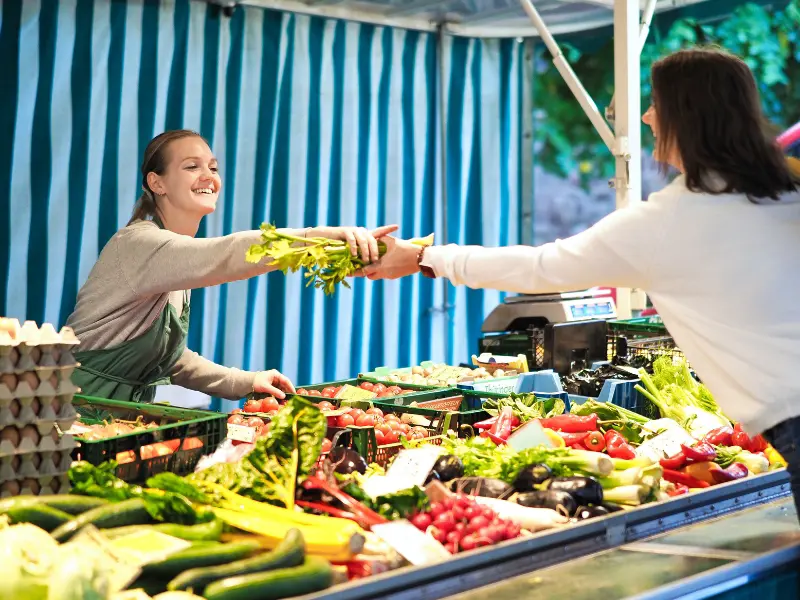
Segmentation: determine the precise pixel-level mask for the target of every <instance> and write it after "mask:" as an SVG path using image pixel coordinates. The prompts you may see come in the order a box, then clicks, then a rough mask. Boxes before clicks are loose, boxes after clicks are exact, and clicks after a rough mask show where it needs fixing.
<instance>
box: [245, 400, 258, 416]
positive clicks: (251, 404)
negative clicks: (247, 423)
mask: <svg viewBox="0 0 800 600" xmlns="http://www.w3.org/2000/svg"><path fill="white" fill-rule="evenodd" d="M260 411H261V400H248V401H247V402H245V403H244V412H248V413H254V412H260Z"/></svg>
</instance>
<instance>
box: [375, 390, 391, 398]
mask: <svg viewBox="0 0 800 600" xmlns="http://www.w3.org/2000/svg"><path fill="white" fill-rule="evenodd" d="M391 396H394V394H393V393H392V392H390V391H389V390H383V391H382V392H381V393H380V394H378V398H389V397H391Z"/></svg>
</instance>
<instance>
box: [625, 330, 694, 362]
mask: <svg viewBox="0 0 800 600" xmlns="http://www.w3.org/2000/svg"><path fill="white" fill-rule="evenodd" d="M637 356H638V357H643V358H646V359H647V360H648V361H650V362H652V361H654V360H655V359H657V358H660V357H662V356H669V357H670V358H671V359H672V361H673V362H674V363H677V362H679V361H682V360H685V359H686V357H685V356H684V355H683V352H681V350H680V348H678V347H677V346H676V345H675V340H673V339H672V337H671V336H668V335H665V336H659V337H650V338H644V339H639V340H634V341H631V342H628V358H629V359H630V358H633V357H637Z"/></svg>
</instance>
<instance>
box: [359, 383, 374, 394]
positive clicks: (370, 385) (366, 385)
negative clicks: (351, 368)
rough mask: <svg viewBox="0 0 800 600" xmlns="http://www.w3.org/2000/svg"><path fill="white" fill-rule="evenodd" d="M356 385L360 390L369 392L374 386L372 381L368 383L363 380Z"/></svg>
mask: <svg viewBox="0 0 800 600" xmlns="http://www.w3.org/2000/svg"><path fill="white" fill-rule="evenodd" d="M358 387H360V388H361V389H362V390H367V391H368V392H371V391H372V388H374V387H375V384H374V383H370V382H369V381H364V382H362V383H361V385H359V386H358Z"/></svg>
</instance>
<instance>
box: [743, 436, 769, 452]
mask: <svg viewBox="0 0 800 600" xmlns="http://www.w3.org/2000/svg"><path fill="white" fill-rule="evenodd" d="M767 446H769V444H768V443H767V440H766V439H765V438H764V436H763V435H761V434H758V435H757V436H755V437H754V438H752V439H751V440H750V447H749V448H746V450H749V451H750V452H764V450H766V449H767Z"/></svg>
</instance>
